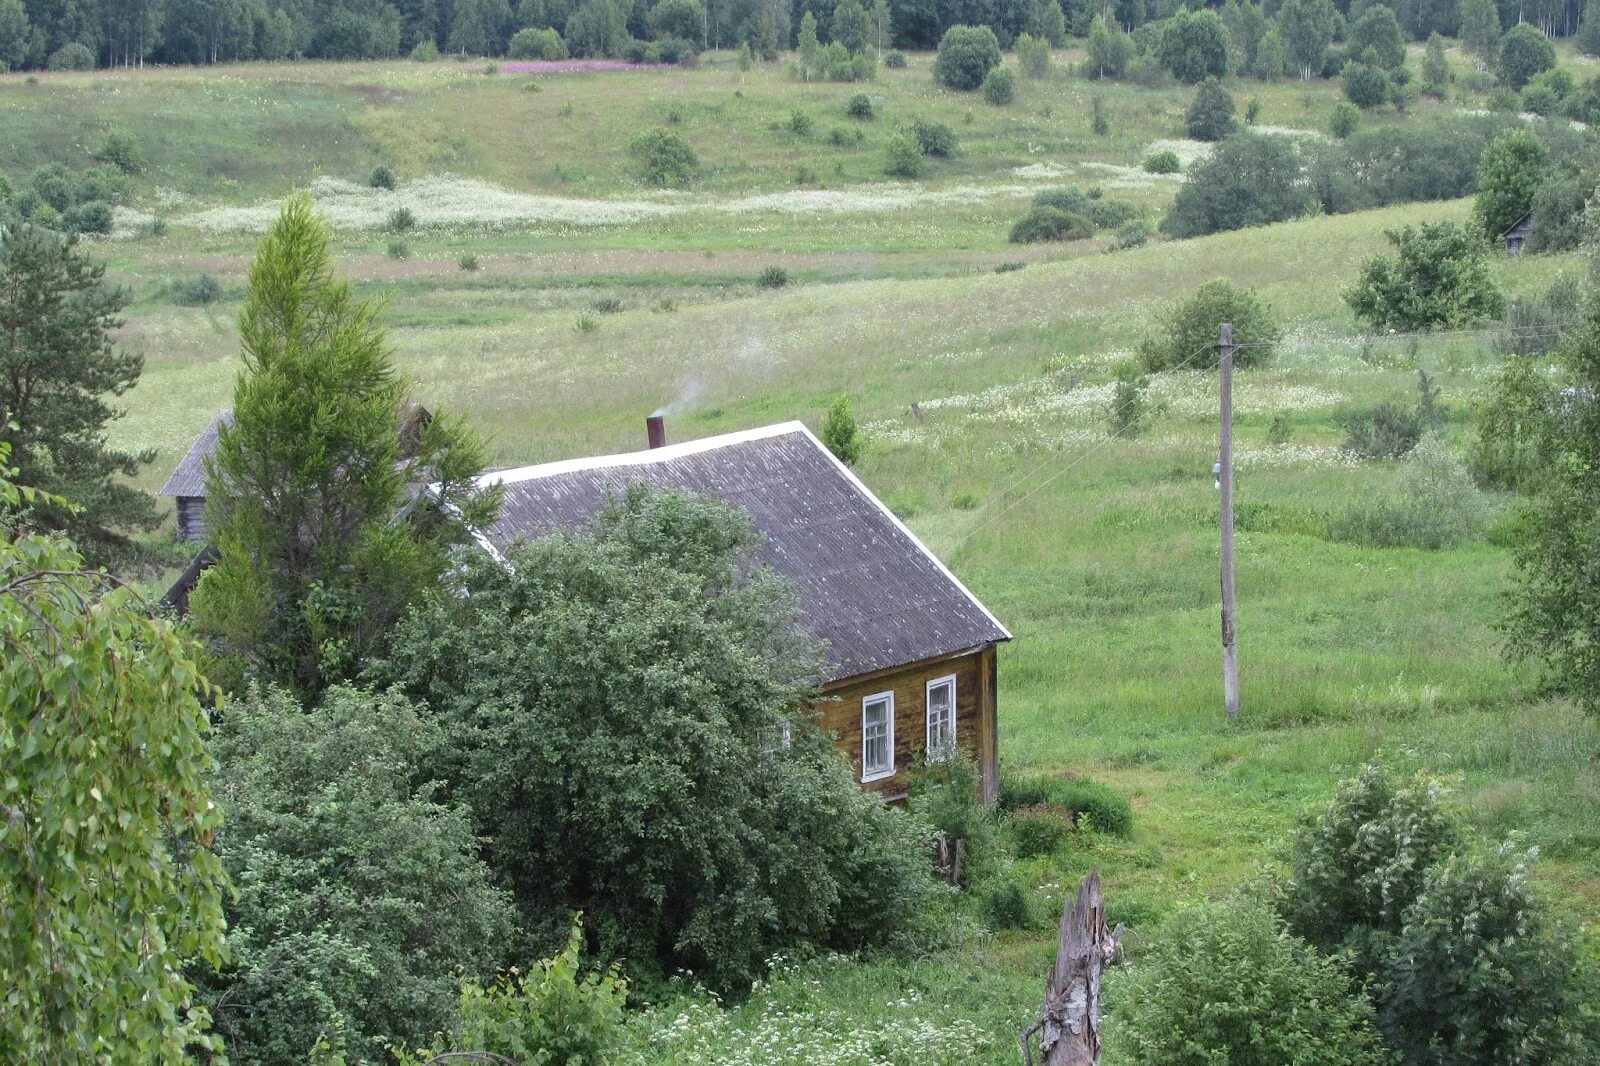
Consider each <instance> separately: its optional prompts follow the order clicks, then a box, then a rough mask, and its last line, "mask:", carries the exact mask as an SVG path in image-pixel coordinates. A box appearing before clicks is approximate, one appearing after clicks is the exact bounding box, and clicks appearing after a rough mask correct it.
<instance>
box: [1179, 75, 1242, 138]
mask: <svg viewBox="0 0 1600 1066" xmlns="http://www.w3.org/2000/svg"><path fill="white" fill-rule="evenodd" d="M1184 126H1185V128H1186V129H1187V130H1188V131H1189V136H1190V137H1192V138H1194V139H1195V140H1197V141H1220V140H1222V138H1224V137H1226V136H1227V135H1228V134H1230V133H1232V132H1233V97H1232V96H1231V95H1229V93H1228V90H1226V89H1224V88H1223V87H1222V83H1221V82H1219V81H1218V80H1217V79H1216V78H1207V79H1206V80H1205V81H1203V82H1201V84H1200V88H1199V89H1197V90H1196V91H1195V94H1194V100H1193V101H1192V102H1191V103H1190V104H1189V112H1188V114H1187V115H1186V116H1185V117H1184Z"/></svg>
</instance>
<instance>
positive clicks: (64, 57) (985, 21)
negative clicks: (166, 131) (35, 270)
mask: <svg viewBox="0 0 1600 1066" xmlns="http://www.w3.org/2000/svg"><path fill="white" fill-rule="evenodd" d="M1235 2H1237V0H1229V3H1235ZM1459 2H1460V0H1399V2H1398V3H1396V4H1394V9H1395V14H1396V16H1397V17H1398V19H1399V22H1400V25H1401V27H1402V28H1403V29H1404V30H1405V31H1406V32H1407V33H1408V34H1409V35H1410V36H1411V37H1412V38H1413V39H1416V40H1421V39H1423V38H1425V37H1427V36H1428V34H1429V33H1432V32H1435V31H1437V32H1439V33H1441V34H1444V35H1445V36H1455V35H1456V31H1457V28H1458V22H1459ZM1496 2H1497V4H1498V6H1499V8H1500V23H1501V25H1502V26H1514V25H1517V24H1518V23H1523V22H1528V23H1533V24H1535V25H1537V26H1539V27H1540V28H1541V29H1543V30H1544V31H1545V32H1546V33H1548V34H1551V35H1553V36H1562V35H1567V34H1571V33H1574V32H1576V30H1577V27H1578V21H1579V16H1580V15H1581V14H1582V8H1583V2H1584V0H1496ZM1281 3H1282V0H1266V2H1265V3H1264V5H1263V8H1264V12H1263V13H1264V14H1265V15H1266V16H1267V17H1269V18H1270V17H1272V16H1273V15H1275V14H1276V13H1277V9H1278V7H1280V6H1281ZM1058 5H1059V7H1060V9H1061V12H1062V16H1063V17H1059V18H1058V17H1056V16H1055V13H1054V12H1053V11H1049V10H1048V9H1049V8H1054V7H1057V6H1058ZM663 6H666V7H670V8H672V9H673V11H672V13H671V16H670V17H661V15H662V14H663V13H657V12H656V11H655V9H656V8H658V7H663ZM835 6H836V5H835V3H834V0H792V2H791V0H703V4H702V0H0V69H5V68H7V67H9V68H12V69H16V68H39V67H46V66H52V67H65V68H73V67H87V66H139V65H142V64H144V63H217V62H226V61H230V60H239V59H269V60H270V59H289V58H312V59H374V58H389V57H394V56H399V55H406V54H410V53H411V52H412V51H413V50H415V49H416V48H417V47H418V46H423V48H424V50H425V51H426V50H427V48H428V46H429V45H431V46H432V47H436V48H438V49H440V50H441V51H443V52H457V53H469V54H474V55H503V54H505V53H506V51H507V48H508V46H509V44H510V41H511V38H512V36H513V35H514V34H515V33H516V32H517V31H518V30H519V29H525V28H532V29H544V28H546V27H549V28H553V29H555V30H557V31H558V32H559V33H560V34H561V36H562V38H563V39H564V40H565V41H566V45H567V47H568V48H569V49H570V50H571V53H572V54H573V55H577V56H587V55H616V54H621V53H622V50H623V47H624V46H625V44H626V42H627V41H629V40H634V39H637V40H650V39H655V38H659V37H662V36H664V35H666V34H665V33H664V31H663V26H670V27H671V35H672V36H675V37H683V36H685V33H684V32H683V31H684V30H685V29H689V28H691V27H693V24H694V23H696V22H697V23H698V27H697V30H698V32H695V33H693V37H694V38H697V39H696V40H693V41H692V43H694V44H696V45H699V46H709V47H713V48H721V47H731V46H736V45H738V44H741V43H746V42H748V43H750V44H752V46H753V47H755V48H756V50H757V51H758V52H765V53H768V54H770V53H771V50H772V48H773V47H774V46H776V47H788V46H789V45H790V44H791V43H792V42H793V40H794V28H795V27H797V26H798V25H799V23H800V20H801V18H802V17H803V16H804V14H805V13H806V12H808V11H809V12H811V13H812V14H814V15H815V16H816V19H817V24H818V33H819V37H820V38H821V40H822V41H824V42H827V41H828V40H829V32H828V31H829V27H830V25H831V23H832V21H833V15H834V8H835ZM863 6H868V7H870V3H868V4H866V5H863ZM890 6H891V10H892V15H891V18H892V27H893V32H892V37H893V43H894V44H895V45H896V46H898V47H905V48H931V47H933V46H934V45H935V44H936V43H938V40H939V37H940V35H941V34H942V33H943V32H944V31H945V30H946V29H948V28H949V27H951V26H953V25H961V24H965V25H987V26H991V27H993V28H994V30H995V33H996V34H997V35H998V36H999V38H1000V40H1001V43H1002V44H1009V42H1010V41H1011V40H1012V39H1014V38H1015V37H1016V36H1017V34H1019V33H1021V32H1022V31H1024V30H1029V29H1034V30H1035V31H1037V28H1039V27H1052V26H1053V27H1063V26H1064V27H1066V28H1068V29H1070V31H1071V32H1072V33H1074V34H1077V35H1080V36H1081V35H1084V34H1087V33H1088V30H1089V25H1090V23H1091V21H1092V20H1093V18H1094V16H1095V15H1097V14H1100V13H1102V12H1105V13H1107V14H1109V15H1111V16H1112V17H1113V18H1114V19H1115V20H1116V21H1117V22H1120V23H1121V24H1122V25H1123V27H1124V28H1125V29H1128V30H1132V29H1134V28H1136V27H1138V26H1140V25H1142V24H1144V23H1147V22H1151V21H1156V20H1158V19H1162V18H1166V17H1168V16H1170V15H1171V14H1172V13H1173V12H1174V11H1176V10H1178V9H1179V8H1181V7H1184V6H1188V7H1200V6H1211V7H1221V6H1223V5H1221V4H1209V5H1202V4H1198V3H1191V4H1188V5H1185V4H1183V3H1182V2H1181V0H897V2H894V3H892V5H890ZM1335 6H1336V7H1337V8H1338V10H1339V13H1340V15H1341V16H1342V17H1344V18H1346V19H1353V18H1354V17H1355V16H1357V15H1359V14H1360V13H1361V11H1362V10H1363V9H1364V8H1365V7H1367V6H1369V4H1368V2H1367V0H1336V3H1335ZM685 16H687V17H685ZM1036 35H1040V34H1038V33H1037V32H1036ZM1050 36H1054V35H1050Z"/></svg>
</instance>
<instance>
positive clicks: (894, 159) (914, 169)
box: [883, 130, 928, 178]
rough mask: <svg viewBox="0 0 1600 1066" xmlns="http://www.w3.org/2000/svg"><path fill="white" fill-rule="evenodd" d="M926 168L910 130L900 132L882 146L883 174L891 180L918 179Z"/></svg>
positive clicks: (918, 146) (920, 148) (919, 148)
mask: <svg viewBox="0 0 1600 1066" xmlns="http://www.w3.org/2000/svg"><path fill="white" fill-rule="evenodd" d="M927 168H928V165H927V162H926V161H925V160H924V159H923V157H922V146H921V145H920V144H919V143H918V142H917V136H916V134H915V133H913V132H912V131H910V130H900V131H897V132H896V133H894V134H892V135H891V136H890V137H889V141H888V143H887V144H885V145H884V162H883V172H884V173H885V174H887V175H889V176H890V177H891V178H920V177H922V175H923V173H924V171H926V170H927Z"/></svg>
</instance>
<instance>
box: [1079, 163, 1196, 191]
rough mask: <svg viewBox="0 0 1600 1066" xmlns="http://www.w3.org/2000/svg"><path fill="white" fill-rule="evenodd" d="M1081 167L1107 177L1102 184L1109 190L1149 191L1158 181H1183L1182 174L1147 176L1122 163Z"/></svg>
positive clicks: (1094, 164) (1093, 164)
mask: <svg viewBox="0 0 1600 1066" xmlns="http://www.w3.org/2000/svg"><path fill="white" fill-rule="evenodd" d="M1079 165H1080V166H1081V167H1082V168H1083V169H1084V170H1089V171H1093V172H1095V173H1096V174H1103V175H1106V177H1104V178H1102V179H1101V180H1100V184H1101V185H1103V186H1105V187H1106V188H1108V189H1149V188H1152V187H1153V186H1154V185H1155V183H1156V182H1157V181H1182V180H1183V176H1182V175H1181V174H1147V173H1145V172H1144V171H1143V170H1140V169H1139V168H1138V167H1128V166H1123V165H1122V164H1121V163H1099V162H1088V163H1081V164H1079Z"/></svg>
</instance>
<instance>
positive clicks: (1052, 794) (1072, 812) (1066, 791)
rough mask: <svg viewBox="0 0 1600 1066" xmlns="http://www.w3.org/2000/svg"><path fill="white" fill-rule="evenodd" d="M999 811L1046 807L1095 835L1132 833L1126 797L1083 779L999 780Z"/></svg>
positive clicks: (1130, 816)
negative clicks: (1092, 830)
mask: <svg viewBox="0 0 1600 1066" xmlns="http://www.w3.org/2000/svg"><path fill="white" fill-rule="evenodd" d="M1000 807H1001V809H1002V810H1007V811H1015V810H1019V809H1022V808H1029V807H1032V808H1038V807H1049V808H1054V809H1056V810H1059V811H1064V812H1066V813H1067V815H1068V816H1069V817H1070V818H1071V820H1072V822H1073V824H1079V823H1081V822H1082V821H1084V820H1085V819H1087V820H1088V822H1089V824H1090V826H1092V827H1093V828H1094V830H1095V831H1096V832H1100V833H1110V834H1111V835H1112V836H1127V835H1128V834H1130V833H1132V832H1133V807H1132V806H1131V805H1130V804H1129V803H1128V797H1126V796H1124V795H1122V794H1121V793H1120V792H1118V791H1117V790H1116V789H1113V788H1111V787H1110V786H1108V785H1102V784H1101V783H1100V782H1098V781H1092V780H1090V779H1089V778H1086V777H1044V776H1029V777H1002V778H1001V779H1000Z"/></svg>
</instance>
